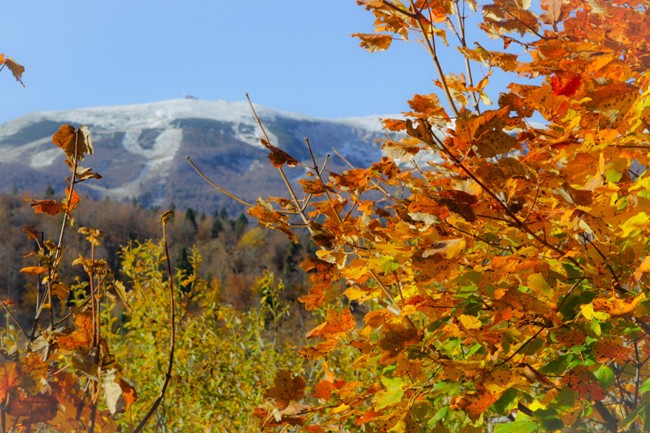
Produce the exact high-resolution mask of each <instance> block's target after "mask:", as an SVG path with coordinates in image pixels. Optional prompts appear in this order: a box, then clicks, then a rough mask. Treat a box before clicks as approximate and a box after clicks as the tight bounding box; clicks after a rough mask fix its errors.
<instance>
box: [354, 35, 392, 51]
mask: <svg viewBox="0 0 650 433" xmlns="http://www.w3.org/2000/svg"><path fill="white" fill-rule="evenodd" d="M352 36H353V37H355V38H359V39H361V42H360V43H359V46H360V47H361V48H364V49H366V50H368V51H370V52H371V53H374V52H376V51H385V50H387V49H388V47H390V44H391V42H393V37H392V36H391V35H376V34H373V33H354V34H353V35H352Z"/></svg>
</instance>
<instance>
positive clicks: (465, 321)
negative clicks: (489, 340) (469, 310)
mask: <svg viewBox="0 0 650 433" xmlns="http://www.w3.org/2000/svg"><path fill="white" fill-rule="evenodd" d="M458 320H460V323H461V324H462V325H463V327H464V328H465V329H481V326H483V324H482V323H481V321H480V320H478V317H475V316H468V315H467V314H461V315H460V316H459V317H458Z"/></svg>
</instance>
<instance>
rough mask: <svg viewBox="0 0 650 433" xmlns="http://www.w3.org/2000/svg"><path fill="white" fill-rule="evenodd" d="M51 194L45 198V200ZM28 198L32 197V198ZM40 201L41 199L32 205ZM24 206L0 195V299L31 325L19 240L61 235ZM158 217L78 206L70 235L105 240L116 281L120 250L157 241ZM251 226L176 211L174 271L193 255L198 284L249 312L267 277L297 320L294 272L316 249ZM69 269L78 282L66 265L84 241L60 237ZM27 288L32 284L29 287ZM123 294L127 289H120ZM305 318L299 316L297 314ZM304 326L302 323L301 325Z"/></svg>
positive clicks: (128, 209) (26, 245) (128, 208)
mask: <svg viewBox="0 0 650 433" xmlns="http://www.w3.org/2000/svg"><path fill="white" fill-rule="evenodd" d="M52 193H53V191H46V193H45V196H46V197H47V196H48V195H50V194H52ZM30 198H34V197H30ZM38 198H42V197H38ZM29 203H30V200H29V199H28V198H27V197H26V196H21V195H20V194H18V193H14V194H0V231H1V232H2V233H3V236H2V237H0V291H1V293H2V296H3V297H5V298H8V299H10V300H11V301H12V302H14V303H15V304H16V305H17V306H18V311H19V312H20V314H19V317H21V318H22V319H23V320H30V319H31V317H29V314H32V311H33V301H34V300H33V299H30V296H33V294H32V291H28V290H26V287H31V286H32V285H31V284H33V281H31V279H33V278H34V277H33V276H30V275H26V274H24V273H20V269H21V268H23V267H25V266H29V265H30V264H32V263H30V260H33V258H31V259H30V258H25V259H22V258H21V256H26V255H28V254H29V253H30V252H31V251H33V248H34V247H33V243H32V242H27V241H26V240H27V239H26V236H25V234H24V233H23V230H24V227H25V226H34V227H35V228H36V230H37V231H38V232H40V233H42V236H43V239H51V238H52V237H54V236H55V235H56V234H57V233H58V231H59V230H60V224H61V221H60V217H58V216H49V215H37V214H35V213H34V211H33V210H32V209H31V207H30V204H29ZM159 214H160V212H159V211H157V210H152V209H145V208H143V207H142V206H139V205H137V204H134V203H116V202H112V201H109V200H100V201H93V200H92V199H90V198H89V197H86V198H84V205H83V206H81V207H80V208H79V209H78V210H77V216H76V218H75V223H74V227H75V228H77V229H78V228H79V227H94V228H98V229H99V230H101V232H102V234H103V236H104V238H103V242H102V245H101V246H100V247H99V249H98V251H97V255H98V258H103V259H105V260H106V261H107V263H108V265H109V266H110V268H111V270H112V271H113V273H114V274H115V275H116V276H117V278H120V277H121V276H120V260H121V253H120V252H121V251H122V248H124V247H126V246H128V245H130V244H136V243H141V242H144V241H146V240H153V241H156V240H159V239H160V238H161V229H160V222H159V217H160V215H159ZM251 220H252V219H251V218H250V217H248V216H246V215H244V214H243V213H242V214H239V215H236V216H233V215H229V214H228V213H227V211H226V210H225V209H223V208H221V209H217V210H216V211H215V212H214V213H213V214H210V215H208V214H205V213H199V212H197V211H195V210H194V209H192V208H188V209H177V210H176V212H175V216H174V219H173V221H172V222H171V224H170V227H169V230H168V233H169V247H170V254H171V257H172V259H173V260H174V262H175V263H174V265H175V267H176V269H179V270H185V271H187V272H188V273H191V272H192V271H194V269H192V264H191V260H190V258H191V256H192V253H193V249H194V248H196V249H198V251H199V253H200V255H201V257H202V263H201V266H200V269H197V270H196V271H197V274H198V276H199V277H201V278H203V279H205V280H207V281H208V282H209V283H210V284H211V285H212V286H213V287H215V289H216V288H217V287H218V288H219V296H220V300H221V302H222V303H224V304H227V305H231V306H232V307H234V308H236V309H238V310H240V311H248V310H249V309H251V308H252V307H253V306H255V305H257V304H259V299H258V298H259V296H258V295H257V294H256V293H254V290H251V287H253V286H254V282H255V281H256V280H258V279H259V278H261V277H262V276H263V275H264V273H265V271H267V272H270V273H273V274H274V275H275V276H276V277H277V278H279V279H281V280H282V281H283V283H284V285H285V288H286V290H284V291H283V294H282V296H283V297H284V300H286V301H289V303H290V304H293V305H295V311H294V312H293V313H294V314H295V315H299V314H304V309H302V308H301V307H299V306H298V305H297V303H296V302H294V301H295V300H296V299H297V298H298V297H299V296H301V295H302V294H304V293H305V292H306V284H307V280H306V278H307V276H306V275H305V274H304V272H300V270H299V266H298V265H299V263H300V262H301V261H302V260H303V258H304V257H305V255H306V254H307V253H309V251H310V250H311V251H312V252H313V250H314V246H313V244H312V243H311V241H310V240H309V238H308V237H307V236H305V237H304V238H302V239H300V242H299V243H292V242H291V241H289V239H287V237H286V236H285V235H284V234H282V233H280V232H276V231H271V230H268V229H265V228H262V227H258V226H257V224H256V223H255V222H251ZM66 238H67V239H66V241H67V242H66V243H67V250H66V251H65V254H66V255H67V256H68V261H64V263H65V265H64V266H63V267H62V273H63V274H65V275H75V276H78V277H82V275H83V271H82V269H81V268H80V267H78V266H77V267H73V266H72V265H71V264H70V263H71V262H72V260H73V259H74V258H75V257H77V256H79V254H82V255H85V254H87V253H88V251H87V250H88V249H89V246H88V242H86V241H85V240H84V237H83V236H81V235H79V234H78V233H76V232H75V230H68V231H67V234H66ZM30 282H31V284H30ZM125 284H127V288H128V282H126V281H125ZM300 311H303V313H300ZM300 321H302V319H300Z"/></svg>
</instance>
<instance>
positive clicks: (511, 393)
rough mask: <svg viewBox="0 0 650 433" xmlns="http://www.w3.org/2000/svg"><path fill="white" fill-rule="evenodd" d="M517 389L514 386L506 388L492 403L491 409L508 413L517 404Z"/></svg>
mask: <svg viewBox="0 0 650 433" xmlns="http://www.w3.org/2000/svg"><path fill="white" fill-rule="evenodd" d="M518 397H519V391H518V390H516V389H515V388H508V389H507V390H505V392H504V393H503V394H502V395H501V398H499V399H498V400H497V401H496V402H494V404H493V405H492V409H494V411H495V412H496V413H508V412H509V411H510V410H512V409H514V408H515V407H516V406H517V401H518Z"/></svg>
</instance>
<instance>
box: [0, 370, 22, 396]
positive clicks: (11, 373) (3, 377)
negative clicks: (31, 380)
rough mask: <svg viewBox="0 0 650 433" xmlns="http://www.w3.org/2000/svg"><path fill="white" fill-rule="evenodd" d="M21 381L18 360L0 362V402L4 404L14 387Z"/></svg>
mask: <svg viewBox="0 0 650 433" xmlns="http://www.w3.org/2000/svg"><path fill="white" fill-rule="evenodd" d="M19 383H20V371H19V369H18V364H17V363H16V362H11V361H10V362H2V363H0V404H2V405H4V404H5V400H6V398H7V396H8V395H9V394H10V392H11V391H12V389H14V388H16V387H17V386H18V384H19Z"/></svg>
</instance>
